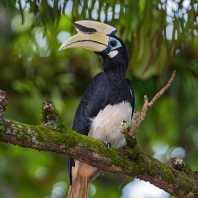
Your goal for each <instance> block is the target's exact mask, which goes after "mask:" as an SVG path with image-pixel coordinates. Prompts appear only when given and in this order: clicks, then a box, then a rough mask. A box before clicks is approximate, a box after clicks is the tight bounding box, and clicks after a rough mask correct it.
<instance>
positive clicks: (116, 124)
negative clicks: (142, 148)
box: [88, 102, 132, 147]
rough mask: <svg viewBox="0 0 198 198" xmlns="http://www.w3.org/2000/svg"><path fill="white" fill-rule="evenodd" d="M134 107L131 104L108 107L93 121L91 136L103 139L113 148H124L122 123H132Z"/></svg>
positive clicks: (123, 103) (122, 103)
mask: <svg viewBox="0 0 198 198" xmlns="http://www.w3.org/2000/svg"><path fill="white" fill-rule="evenodd" d="M131 115H132V107H131V105H130V103H129V102H121V103H118V104H115V105H107V106H106V107H105V108H104V109H103V110H101V111H100V112H99V113H98V115H97V116H96V117H94V118H90V119H91V128H90V131H89V133H88V135H89V136H91V137H93V138H95V139H99V138H101V139H103V140H106V141H107V142H109V143H111V145H112V146H116V147H118V146H122V145H123V144H124V136H123V134H122V133H121V132H120V130H121V129H120V125H121V123H122V121H123V120H124V121H127V123H130V121H131Z"/></svg>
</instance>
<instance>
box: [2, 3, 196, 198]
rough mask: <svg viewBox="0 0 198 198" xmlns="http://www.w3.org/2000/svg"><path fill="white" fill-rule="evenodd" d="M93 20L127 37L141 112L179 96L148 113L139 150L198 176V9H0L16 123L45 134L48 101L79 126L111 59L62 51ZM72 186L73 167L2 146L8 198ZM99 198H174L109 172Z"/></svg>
mask: <svg viewBox="0 0 198 198" xmlns="http://www.w3.org/2000/svg"><path fill="white" fill-rule="evenodd" d="M83 19H89V20H97V21H102V22H105V23H108V24H110V25H112V26H114V27H116V28H117V30H118V31H117V34H116V35H117V36H119V37H120V38H121V39H122V40H123V41H124V42H125V44H126V46H127V48H128V51H129V54H130V67H129V70H128V73H127V78H129V79H130V80H131V81H132V83H133V85H134V89H135V96H136V106H135V109H136V110H137V111H140V110H141V108H142V105H143V102H144V101H143V97H144V95H145V94H146V95H147V96H148V98H149V99H152V97H153V96H154V95H155V94H156V93H157V92H158V91H159V90H160V89H161V88H162V87H163V86H164V85H165V84H166V83H167V81H168V79H169V78H170V76H171V74H172V72H173V70H176V71H177V77H176V79H175V81H174V83H173V85H172V87H171V88H170V89H169V90H168V91H167V92H166V93H165V94H164V96H163V97H161V98H160V100H159V101H157V103H156V104H155V105H154V106H153V107H152V108H151V109H149V111H148V114H147V116H146V119H145V120H144V122H143V123H142V125H141V127H140V129H139V131H138V134H137V141H138V144H139V146H140V148H141V149H142V150H143V151H145V152H146V153H148V154H150V155H151V156H154V157H155V158H157V159H159V160H161V161H163V162H164V163H166V164H170V158H171V157H174V156H179V157H181V158H183V159H184V160H185V161H186V163H188V164H189V165H190V166H191V167H192V169H193V170H198V116H197V112H198V2H197V0H150V1H146V0H139V1H131V0H124V1H119V0H113V1H111V0H100V1H99V0H79V1H72V0H59V1H58V0H11V1H7V0H0V89H2V90H4V91H6V93H7V95H8V99H9V105H8V107H7V112H6V117H8V118H11V119H14V120H17V121H19V122H23V123H28V124H33V125H38V124H39V114H40V109H41V106H42V103H43V101H45V100H50V101H53V102H54V104H55V106H56V108H57V109H58V111H59V113H60V115H61V117H62V119H63V121H64V122H65V123H66V124H67V125H68V126H71V125H72V121H73V118H74V113H75V110H76V108H77V105H78V103H79V100H80V98H81V96H82V94H83V91H84V90H85V88H86V86H87V85H88V83H89V82H90V81H91V79H92V78H93V77H94V76H95V75H96V74H97V73H98V72H100V71H101V59H100V58H99V57H98V56H97V55H95V54H94V53H92V52H89V51H86V50H83V49H69V50H65V51H60V52H59V51H58V49H59V47H60V45H61V43H62V42H64V41H65V40H66V39H67V38H68V37H70V36H71V35H73V34H75V29H74V28H73V26H72V23H73V22H75V21H78V20H83ZM68 186H69V180H68V176H67V157H66V156H63V155H59V154H54V153H49V152H38V151H34V150H32V149H27V148H20V147H18V146H13V145H8V144H5V143H0V198H62V197H66V193H67V190H68ZM90 197H93V198H101V197H108V198H119V197H123V198H148V197H152V198H166V197H170V196H169V195H168V194H167V193H165V192H164V191H161V190H159V189H157V188H155V187H154V186H151V185H150V184H149V183H146V182H140V181H139V180H138V179H134V178H127V177H124V176H119V175H115V174H111V173H107V172H104V173H103V174H102V175H101V176H100V177H98V178H97V180H95V181H94V182H93V183H92V185H91V187H90Z"/></svg>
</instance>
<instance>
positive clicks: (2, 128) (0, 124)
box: [0, 121, 7, 140]
mask: <svg viewBox="0 0 198 198" xmlns="http://www.w3.org/2000/svg"><path fill="white" fill-rule="evenodd" d="M6 130H7V127H6V124H5V122H4V121H0V140H1V139H2V137H3V135H4V134H5V132H6Z"/></svg>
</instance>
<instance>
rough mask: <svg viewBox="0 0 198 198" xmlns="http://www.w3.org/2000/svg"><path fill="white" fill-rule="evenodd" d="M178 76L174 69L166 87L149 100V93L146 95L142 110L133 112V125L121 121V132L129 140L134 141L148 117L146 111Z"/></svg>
mask: <svg viewBox="0 0 198 198" xmlns="http://www.w3.org/2000/svg"><path fill="white" fill-rule="evenodd" d="M175 77H176V71H175V70H174V71H173V73H172V76H171V78H170V80H169V81H168V83H167V84H166V86H165V87H163V88H162V89H161V90H160V91H159V92H158V93H157V94H156V95H155V96H154V97H153V99H152V100H151V101H150V102H148V97H147V95H145V96H144V105H143V107H142V111H141V112H138V111H135V112H134V114H133V119H132V127H131V128H129V127H128V128H127V127H126V126H125V125H126V123H121V132H122V133H123V134H124V136H125V138H126V139H128V140H129V141H132V139H134V138H135V135H136V133H137V131H138V129H139V126H140V124H141V123H142V121H143V120H144V119H145V117H146V113H147V111H148V109H149V107H152V106H153V105H154V104H155V102H156V101H157V100H158V99H159V98H160V97H161V96H162V95H163V94H164V93H165V92H166V91H167V90H168V89H169V88H170V86H171V85H172V83H173V81H174V79H175Z"/></svg>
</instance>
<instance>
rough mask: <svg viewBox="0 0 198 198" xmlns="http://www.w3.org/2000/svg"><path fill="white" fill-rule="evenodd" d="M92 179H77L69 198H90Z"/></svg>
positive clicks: (71, 188)
mask: <svg viewBox="0 0 198 198" xmlns="http://www.w3.org/2000/svg"><path fill="white" fill-rule="evenodd" d="M89 184H90V179H89V178H87V177H77V178H76V179H75V181H74V182H73V183H72V185H71V186H70V187H69V192H68V196H67V198H88V192H89Z"/></svg>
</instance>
